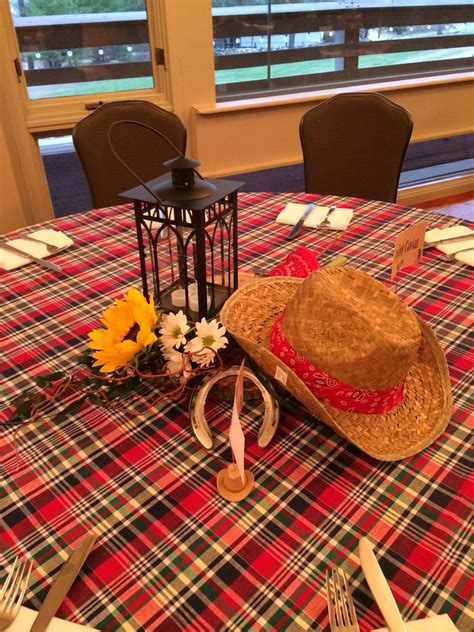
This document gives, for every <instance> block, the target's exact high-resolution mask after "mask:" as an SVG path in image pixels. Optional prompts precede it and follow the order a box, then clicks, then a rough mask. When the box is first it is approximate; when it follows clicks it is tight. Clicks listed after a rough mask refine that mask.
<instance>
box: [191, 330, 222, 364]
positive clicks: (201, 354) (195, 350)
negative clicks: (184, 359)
mask: <svg viewBox="0 0 474 632" xmlns="http://www.w3.org/2000/svg"><path fill="white" fill-rule="evenodd" d="M185 350H186V352H187V353H189V354H191V360H192V361H193V362H196V364H199V366H209V365H210V364H212V363H213V362H214V359H215V357H216V354H215V353H214V351H212V349H209V348H208V347H205V346H204V345H203V344H202V340H201V338H198V336H196V338H193V339H192V340H191V341H190V342H188V343H187V345H186V347H185Z"/></svg>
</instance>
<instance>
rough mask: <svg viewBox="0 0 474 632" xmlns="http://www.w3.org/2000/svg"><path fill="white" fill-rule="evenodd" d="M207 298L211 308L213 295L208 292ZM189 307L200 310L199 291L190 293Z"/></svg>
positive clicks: (208, 305)
mask: <svg viewBox="0 0 474 632" xmlns="http://www.w3.org/2000/svg"><path fill="white" fill-rule="evenodd" d="M206 298H207V309H209V308H210V306H211V297H210V296H209V294H206ZM189 309H191V310H192V311H193V312H198V311H199V298H198V295H197V293H195V294H190V296H189Z"/></svg>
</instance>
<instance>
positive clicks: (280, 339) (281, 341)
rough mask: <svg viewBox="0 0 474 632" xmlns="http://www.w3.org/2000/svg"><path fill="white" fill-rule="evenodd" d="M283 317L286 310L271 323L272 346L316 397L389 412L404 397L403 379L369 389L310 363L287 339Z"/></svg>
mask: <svg viewBox="0 0 474 632" xmlns="http://www.w3.org/2000/svg"><path fill="white" fill-rule="evenodd" d="M282 318H283V314H281V315H280V316H279V317H278V318H277V320H276V322H275V323H274V325H273V327H272V330H271V332H270V348H271V350H272V352H273V353H274V354H275V355H276V356H277V358H279V359H280V360H281V361H282V362H283V363H284V364H286V365H287V366H288V367H289V368H291V370H292V371H293V372H294V373H295V374H296V375H297V376H298V377H299V378H300V380H302V382H304V384H305V385H306V386H307V387H308V389H309V390H310V391H311V392H312V393H313V394H314V395H315V396H316V397H319V398H320V399H322V400H323V401H325V402H327V403H328V404H329V405H330V406H333V407H334V408H337V409H338V410H344V411H346V412H348V413H365V414H376V415H380V414H382V413H387V412H389V411H390V410H392V408H395V406H397V405H398V404H400V402H401V401H402V400H403V388H404V385H405V383H404V382H400V384H397V386H394V387H393V388H388V389H385V390H382V391H370V390H368V389H366V388H357V387H356V386H351V385H350V384H346V383H345V382H341V381H340V380H337V379H335V378H333V377H331V376H330V375H328V374H327V373H325V372H324V371H322V370H321V369H319V368H318V367H316V366H314V365H313V364H311V362H310V361H309V360H306V359H305V358H304V357H303V356H301V355H299V354H298V353H296V351H295V350H294V349H293V348H292V347H291V345H290V343H289V342H288V341H287V340H286V338H285V336H284V334H283V329H282V326H281V321H282Z"/></svg>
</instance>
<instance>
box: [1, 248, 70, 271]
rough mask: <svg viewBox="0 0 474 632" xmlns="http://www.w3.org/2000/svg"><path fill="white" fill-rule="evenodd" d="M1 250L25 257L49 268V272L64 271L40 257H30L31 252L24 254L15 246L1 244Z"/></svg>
mask: <svg viewBox="0 0 474 632" xmlns="http://www.w3.org/2000/svg"><path fill="white" fill-rule="evenodd" d="M0 248H3V249H4V250H8V251H9V252H13V254H15V255H20V256H21V257H25V258H26V259H31V261H35V262H36V263H38V264H39V265H40V266H43V268H48V269H49V270H53V272H62V271H63V269H62V268H61V266H58V265H57V264H56V263H52V261H47V260H46V259H41V258H40V257H35V256H34V255H30V253H29V252H24V251H23V250H21V249H20V248H15V246H11V245H10V244H6V243H5V242H0Z"/></svg>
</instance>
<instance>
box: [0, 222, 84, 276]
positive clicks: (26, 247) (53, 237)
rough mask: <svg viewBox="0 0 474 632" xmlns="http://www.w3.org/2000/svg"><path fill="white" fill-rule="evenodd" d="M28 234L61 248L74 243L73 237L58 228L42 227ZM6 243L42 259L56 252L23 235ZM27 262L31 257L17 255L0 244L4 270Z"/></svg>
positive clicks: (0, 258)
mask: <svg viewBox="0 0 474 632" xmlns="http://www.w3.org/2000/svg"><path fill="white" fill-rule="evenodd" d="M26 236H27V237H28V236H30V237H36V239H40V240H41V241H45V242H46V243H48V244H49V245H50V246H56V247H57V248H60V249H61V250H64V249H65V248H69V246H71V245H72V244H73V243H74V242H73V241H72V239H70V238H69V237H68V236H67V235H65V234H64V233H61V232H59V231H57V230H52V229H51V228H42V229H41V230H35V231H34V232H33V233H28V235H26ZM6 243H7V244H8V245H10V246H14V247H15V248H18V250H22V251H23V252H26V253H28V254H30V255H34V256H35V257H40V258H41V259H46V257H50V256H51V254H54V253H51V252H48V248H47V247H46V246H45V245H44V244H40V243H39V242H38V243H35V242H33V241H29V240H28V239H22V238H21V237H18V239H11V240H10V241H7V242H6ZM27 263H31V259H28V258H27V257H22V256H21V255H17V254H15V253H13V252H10V251H9V250H5V249H3V248H2V247H1V246H0V267H1V268H3V269H4V270H15V269H16V268H20V267H21V266H24V265H26V264H27Z"/></svg>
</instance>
